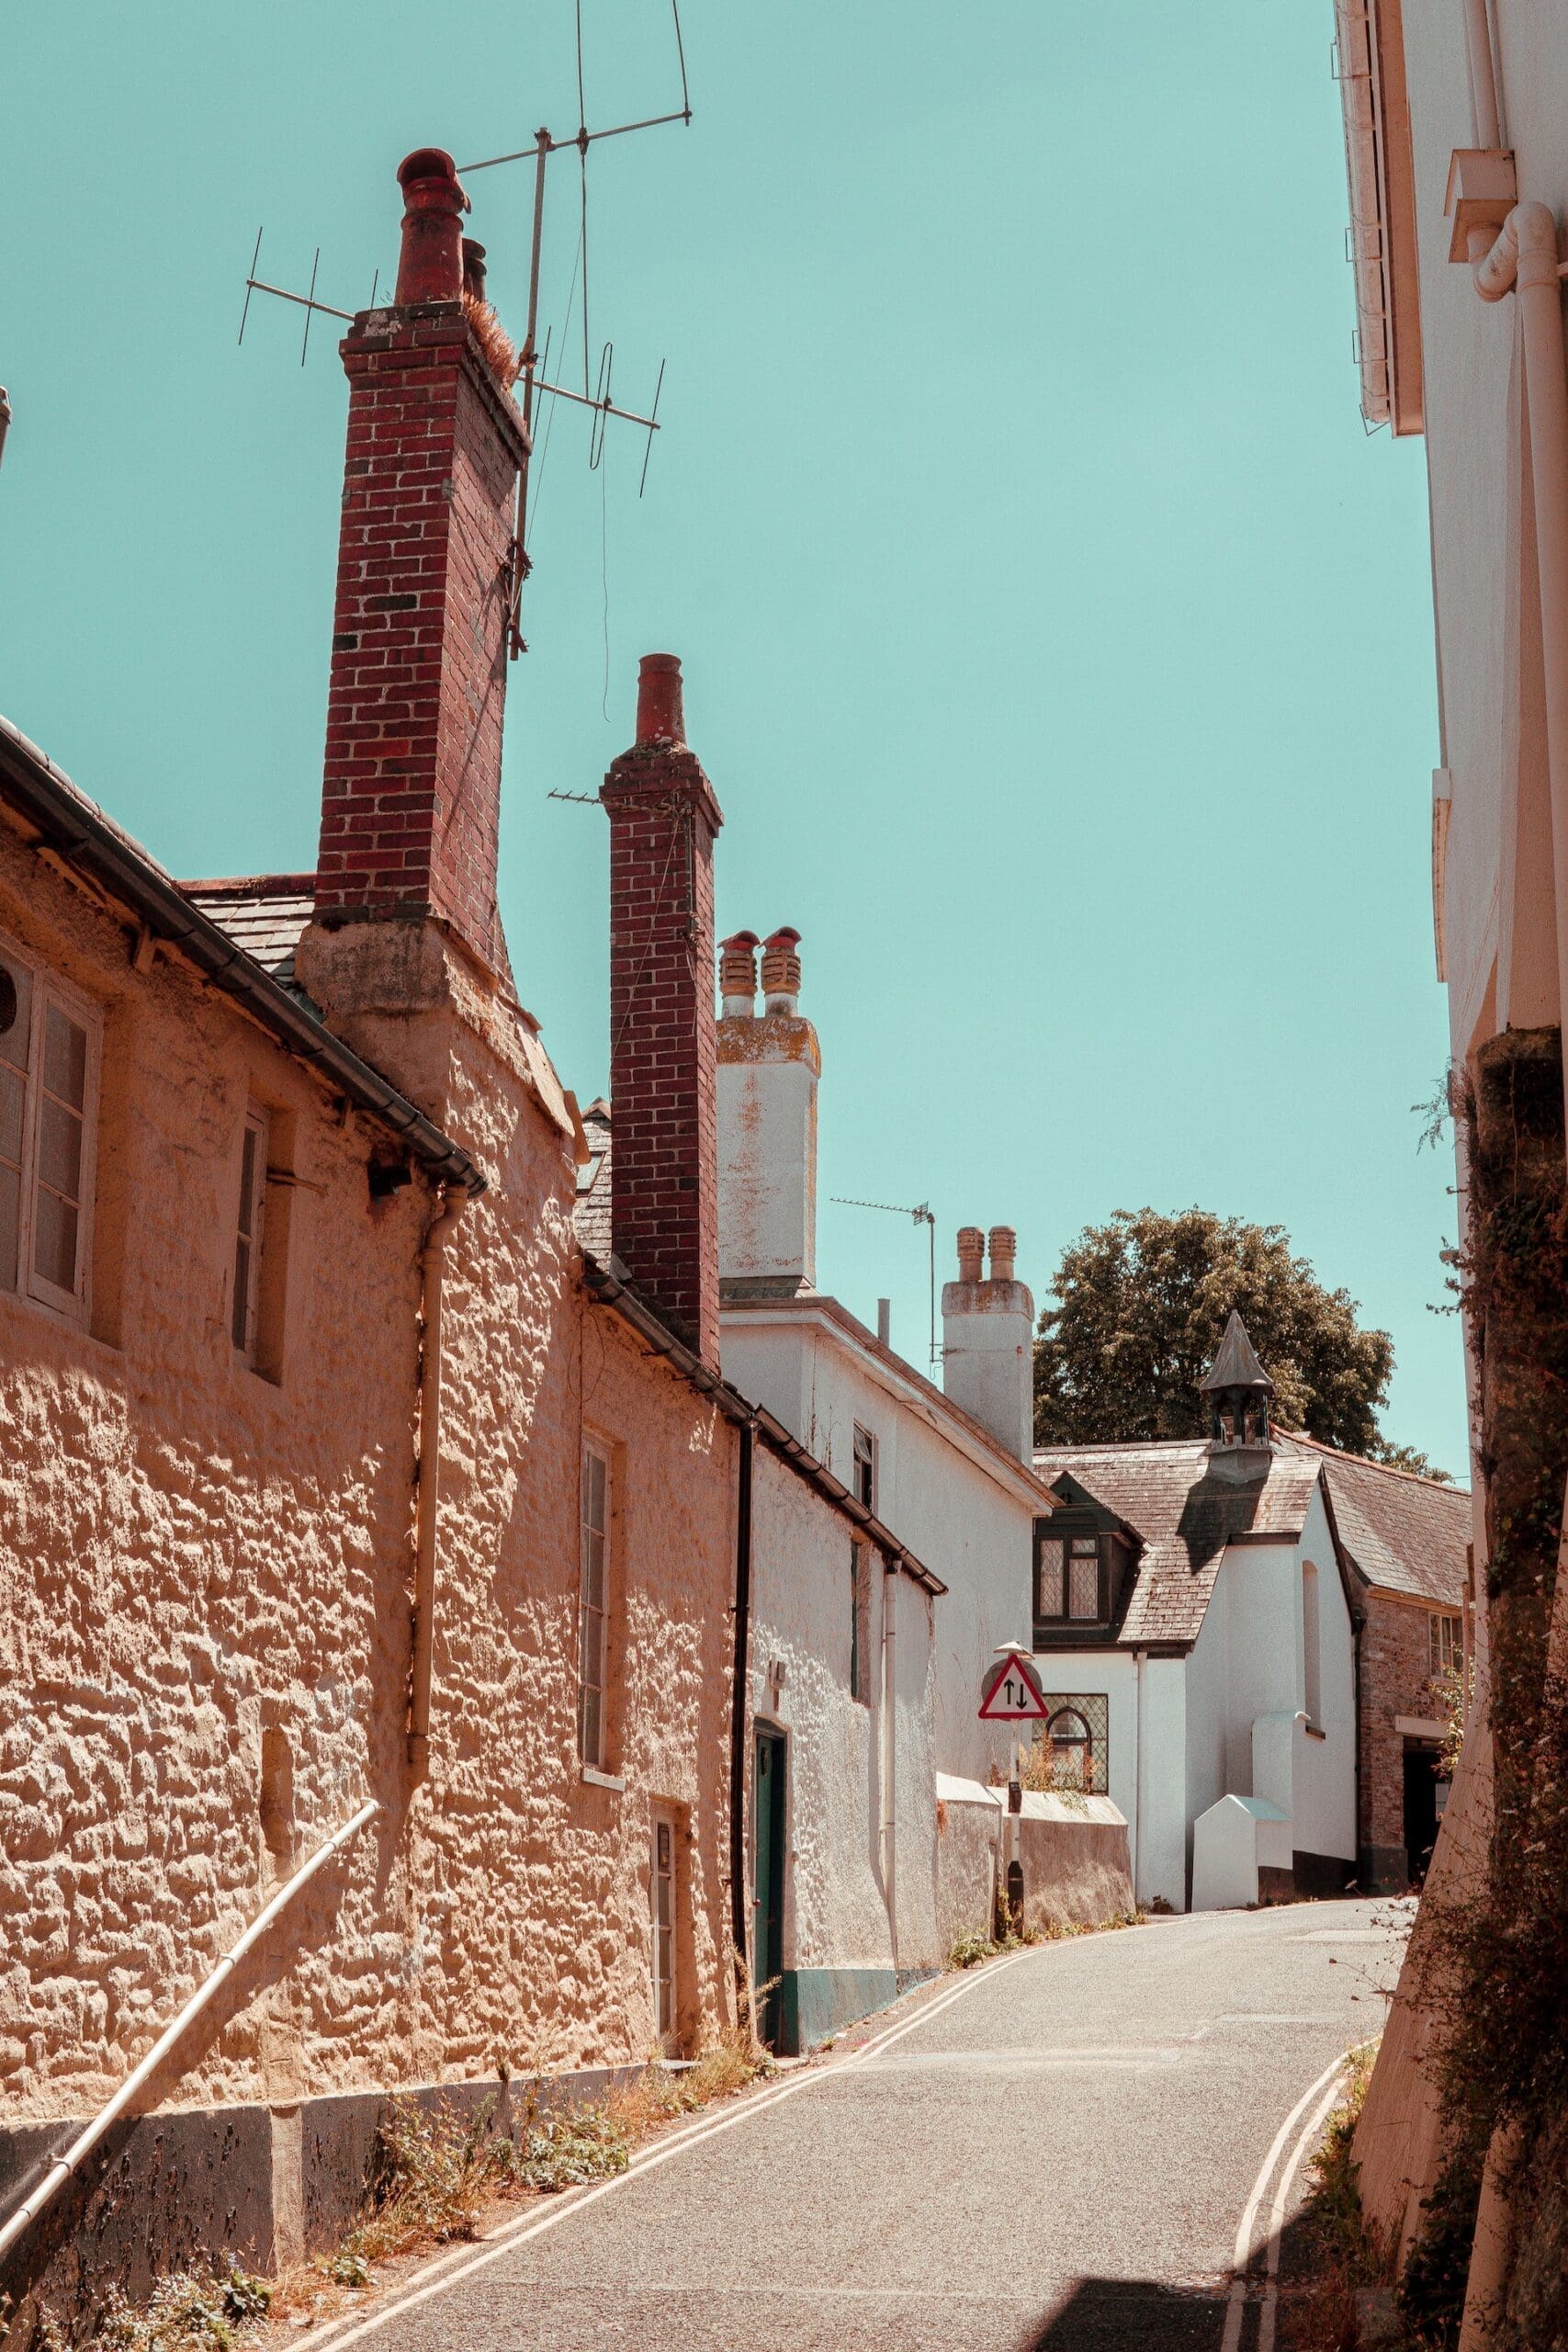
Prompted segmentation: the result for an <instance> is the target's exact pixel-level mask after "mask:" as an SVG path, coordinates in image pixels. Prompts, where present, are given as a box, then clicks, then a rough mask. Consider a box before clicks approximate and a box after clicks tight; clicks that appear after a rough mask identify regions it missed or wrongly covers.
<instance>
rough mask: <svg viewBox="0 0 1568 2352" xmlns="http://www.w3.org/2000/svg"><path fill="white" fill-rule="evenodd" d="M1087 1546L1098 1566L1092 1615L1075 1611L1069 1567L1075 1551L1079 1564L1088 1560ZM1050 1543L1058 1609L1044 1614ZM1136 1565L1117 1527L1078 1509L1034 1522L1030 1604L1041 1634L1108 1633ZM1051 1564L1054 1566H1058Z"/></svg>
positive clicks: (1132, 1551) (1133, 1555)
mask: <svg viewBox="0 0 1568 2352" xmlns="http://www.w3.org/2000/svg"><path fill="white" fill-rule="evenodd" d="M1091 1544H1092V1546H1093V1548H1094V1555H1095V1563H1096V1579H1095V1613H1094V1614H1093V1615H1092V1616H1089V1615H1086V1614H1084V1613H1083V1612H1081V1611H1074V1608H1073V1589H1072V1586H1073V1577H1072V1564H1073V1558H1074V1554H1075V1550H1076V1551H1077V1558H1078V1560H1079V1561H1080V1563H1081V1562H1084V1561H1086V1560H1087V1558H1088V1556H1089V1554H1088V1547H1089V1545H1091ZM1053 1545H1054V1546H1055V1547H1057V1549H1058V1551H1059V1555H1060V1561H1059V1573H1060V1577H1061V1606H1060V1607H1059V1608H1054V1609H1050V1610H1046V1609H1044V1608H1043V1606H1042V1603H1043V1600H1045V1598H1046V1595H1045V1593H1044V1591H1043V1582H1044V1577H1045V1573H1046V1553H1047V1547H1048V1546H1053ZM1135 1562H1136V1554H1135V1552H1134V1549H1133V1548H1132V1547H1131V1546H1130V1545H1129V1544H1128V1543H1127V1541H1126V1539H1125V1537H1124V1535H1123V1534H1122V1532H1121V1528H1120V1525H1119V1524H1118V1525H1113V1526H1107V1525H1106V1524H1105V1522H1104V1521H1103V1519H1102V1518H1100V1517H1099V1516H1095V1517H1092V1518H1091V1517H1090V1516H1089V1513H1088V1512H1087V1511H1086V1510H1083V1509H1082V1508H1081V1507H1077V1506H1075V1507H1074V1508H1073V1509H1072V1510H1059V1511H1053V1512H1052V1513H1051V1515H1050V1516H1049V1518H1045V1519H1038V1520H1036V1521H1035V1522H1034V1559H1033V1577H1032V1583H1033V1590H1032V1607H1033V1615H1034V1623H1035V1626H1036V1628H1037V1630H1038V1631H1039V1633H1040V1634H1043V1635H1047V1636H1050V1637H1052V1638H1055V1637H1058V1636H1061V1635H1077V1636H1078V1637H1080V1638H1081V1637H1083V1636H1086V1635H1091V1634H1092V1635H1106V1634H1109V1632H1110V1629H1111V1626H1112V1625H1113V1624H1114V1623H1115V1621H1116V1618H1117V1616H1118V1614H1119V1612H1120V1611H1121V1608H1122V1600H1123V1598H1124V1595H1125V1592H1126V1589H1127V1584H1128V1581H1129V1579H1130V1577H1131V1576H1132V1574H1133V1572H1134V1566H1135ZM1052 1565H1053V1568H1055V1566H1056V1564H1055V1563H1053V1564H1052Z"/></svg>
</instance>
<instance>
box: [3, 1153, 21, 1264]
mask: <svg viewBox="0 0 1568 2352" xmlns="http://www.w3.org/2000/svg"><path fill="white" fill-rule="evenodd" d="M21 1211H22V1180H21V1177H20V1175H19V1174H18V1172H17V1170H16V1169H15V1168H0V1290H15V1289H16V1287H17V1227H18V1226H19V1225H20V1223H21Z"/></svg>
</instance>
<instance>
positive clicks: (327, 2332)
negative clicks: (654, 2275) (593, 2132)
mask: <svg viewBox="0 0 1568 2352" xmlns="http://www.w3.org/2000/svg"><path fill="white" fill-rule="evenodd" d="M1026 1957H1027V1954H1026V1953H1024V1952H1021V1951H1020V1952H1013V1953H1011V1954H1010V1956H1009V1958H1008V1959H1006V1960H1004V1961H1000V1962H996V1963H994V1964H993V1965H992V1966H990V1967H988V1968H980V1969H976V1971H975V1973H973V1975H969V1976H965V1977H964V1980H963V1982H962V1983H961V1984H958V1985H953V1986H952V1988H951V1989H950V1990H949V1991H948V1992H946V1993H943V1994H941V1995H940V1996H938V1997H937V1999H935V2000H934V2001H928V2002H926V2003H925V2004H924V2006H923V2007H920V2008H919V2009H917V2010H916V2012H915V2014H914V2016H913V2017H911V2018H906V2019H904V2020H903V2021H902V2022H901V2023H900V2024H898V2025H896V2026H891V2027H889V2028H888V2029H887V2030H886V2031H884V2032H882V2033H878V2034H874V2035H873V2036H872V2038H871V2040H870V2041H865V2042H863V2043H862V2045H861V2047H860V2048H859V2049H858V2050H854V2051H852V2052H851V2053H850V2055H849V2056H848V2057H847V2058H845V2059H842V2060H840V2062H839V2063H838V2064H829V2065H827V2066H824V2067H822V2068H820V2069H816V2068H813V2069H812V2070H811V2071H810V2072H809V2073H807V2072H804V2071H803V2072H802V2073H800V2074H798V2075H792V2076H791V2078H790V2079H789V2080H788V2081H787V2082H784V2083H782V2084H778V2085H776V2086H774V2087H773V2089H771V2090H767V2091H763V2092H761V2094H760V2095H759V2096H757V2097H756V2098H748V2099H746V2100H744V2101H743V2102H742V2103H741V2104H740V2105H739V2106H736V2107H733V2108H731V2109H728V2110H727V2111H724V2112H721V2113H720V2114H718V2115H716V2116H707V2117H704V2118H703V2119H702V2120H699V2121H698V2122H695V2123H692V2124H688V2125H686V2126H684V2127H683V2128H682V2130H681V2131H676V2132H672V2133H671V2136H670V2137H669V2138H668V2139H667V2140H660V2141H656V2142H655V2143H654V2145H653V2146H652V2147H651V2148H649V2150H648V2151H647V2153H646V2154H643V2155H640V2156H634V2157H633V2158H632V2161H631V2163H630V2164H629V2165H628V2166H627V2167H626V2171H625V2172H622V2173H615V2174H614V2175H613V2176H612V2177H611V2178H610V2179H608V2180H602V2181H600V2182H599V2183H598V2185H597V2186H596V2187H595V2188H588V2189H585V2190H584V2191H583V2192H582V2194H581V2196H580V2197H573V2198H570V2199H568V2200H567V2201H565V2202H563V2203H561V2204H552V2206H551V2208H550V2211H548V2212H547V2213H545V2214H542V2215H541V2216H540V2217H539V2218H538V2219H537V2220H531V2219H529V2218H528V2216H526V2215H521V2216H519V2218H518V2220H517V2221H515V2222H505V2223H503V2224H502V2227H501V2228H500V2229H499V2230H495V2231H492V2232H491V2233H490V2235H489V2236H488V2237H486V2238H485V2240H484V2241H483V2243H482V2245H481V2246H480V2247H479V2249H478V2250H470V2249H468V2248H465V2249H463V2252H464V2254H466V2255H467V2256H468V2258H467V2259H466V2260H464V2259H462V2258H461V2256H458V2257H456V2258H452V2257H449V2259H450V2260H451V2265H452V2267H451V2269H450V2273H449V2275H447V2276H446V2277H442V2278H432V2277H430V2276H429V2274H428V2273H427V2274H426V2275H425V2276H424V2278H422V2280H421V2282H420V2284H419V2285H418V2286H417V2287H413V2288H411V2289H410V2290H409V2291H408V2292H407V2293H406V2294H403V2295H400V2296H399V2297H398V2298H397V2299H396V2300H395V2301H392V2302H389V2303H388V2304H387V2305H386V2306H385V2308H384V2309H383V2310H381V2311H378V2312H370V2313H369V2314H367V2317H366V2318H364V2319H363V2320H360V2321H359V2322H358V2323H357V2324H348V2325H346V2326H345V2324H344V2321H342V2320H329V2321H328V2322H327V2323H326V2324H325V2325H323V2326H321V2327H319V2328H312V2329H311V2330H310V2333H309V2334H308V2335H298V2336H297V2337H296V2338H295V2342H296V2344H297V2345H298V2346H299V2352H328V2347H330V2352H346V2347H347V2346H349V2345H351V2344H360V2343H363V2342H364V2340H365V2338H366V2337H367V2335H375V2334H376V2332H377V2331H378V2329H379V2328H383V2327H385V2326H387V2325H388V2324H389V2322H391V2321H392V2320H394V2319H400V2317H401V2316H402V2314H403V2313H404V2312H411V2311H413V2310H416V2309H417V2308H418V2306H419V2305H420V2304H421V2303H427V2302H429V2301H432V2300H433V2298H434V2297H435V2296H436V2295H444V2294H445V2293H446V2291H447V2290H448V2289H449V2288H451V2287H455V2286H457V2283H458V2281H459V2280H460V2279H466V2278H472V2277H473V2275H474V2273H475V2271H476V2270H483V2269H486V2268H488V2267H489V2266H490V2264H491V2263H492V2262H498V2261H499V2260H500V2259H501V2257H502V2255H503V2254H510V2253H512V2251H513V2248H514V2247H516V2246H520V2245H527V2244H528V2242H529V2241H530V2240H531V2239H533V2238H537V2237H543V2235H544V2234H545V2233H546V2231H547V2230H553V2229H558V2227H559V2226H560V2224H561V2223H562V2222H568V2221H570V2219H571V2217H572V2215H573V2214H574V2213H581V2211H582V2209H583V2207H584V2206H585V2205H593V2204H596V2203H597V2202H598V2200H599V2199H600V2198H602V2197H608V2196H609V2195H610V2194H611V2193H612V2192H613V2191H614V2190H615V2189H617V2188H625V2187H626V2184H627V2183H628V2182H629V2181H633V2180H638V2179H640V2178H641V2177H642V2176H643V2175H644V2174H645V2173H649V2172H654V2171H656V2170H657V2169H658V2167H659V2166H660V2165H663V2164H668V2163H669V2161H670V2159H671V2156H678V2155H681V2154H683V2152H684V2151H685V2150H686V2149H687V2148H692V2147H695V2146H697V2145H699V2144H700V2143H702V2142H703V2141H705V2140H716V2139H717V2137H718V2135H719V2133H720V2132H722V2131H734V2130H735V2129H736V2127H737V2126H738V2125H739V2124H741V2123H749V2122H750V2120H751V2119H752V2118H753V2116H757V2115H761V2114H762V2113H763V2112H764V2110H765V2109H769V2108H774V2107H778V2106H780V2105H782V2104H783V2102H784V2100H785V2099H786V2098H794V2097H795V2093H796V2092H797V2091H804V2090H809V2089H811V2088H812V2087H813V2086H816V2085H819V2084H822V2083H830V2082H834V2081H836V2080H837V2079H838V2077H839V2076H840V2075H844V2074H847V2073H849V2072H850V2070H851V2069H852V2068H853V2067H857V2066H863V2065H864V2064H866V2063H867V2061H868V2060H870V2059H873V2058H876V2057H879V2056H880V2055H881V2053H882V2052H883V2051H884V2050H886V2049H890V2048H891V2046H892V2044H893V2043H894V2042H896V2041H902V2040H903V2038H904V2036H905V2035H906V2034H907V2033H913V2032H914V2030H915V2029H916V2027H917V2026H921V2025H926V2024H929V2023H930V2021H931V2018H936V2017H940V2016H941V2015H942V2011H943V2010H944V2009H950V2008H951V2007H953V2003H954V2001H957V2000H961V1999H962V1998H963V1996H964V1994H965V1993H968V1992H971V1991H972V1990H973V1989H974V1987H975V1986H976V1985H989V1984H994V1983H995V1982H996V1980H997V1978H998V1976H1000V1975H1002V1974H1004V1973H1006V1971H1007V1970H1008V1969H1010V1968H1011V1967H1012V1966H1013V1965H1014V1964H1015V1962H1018V1961H1021V1960H1023V1959H1025V1958H1026Z"/></svg>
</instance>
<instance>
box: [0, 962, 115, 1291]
mask: <svg viewBox="0 0 1568 2352" xmlns="http://www.w3.org/2000/svg"><path fill="white" fill-rule="evenodd" d="M0 958H4V960H5V961H6V963H8V964H11V965H14V966H15V967H17V970H18V971H21V972H25V973H26V975H27V977H28V983H29V988H30V995H31V1002H30V1005H29V1007H28V1061H27V1068H26V1069H25V1071H22V1072H21V1073H19V1074H20V1076H21V1079H22V1090H23V1099H22V1132H21V1139H20V1140H21V1159H20V1162H19V1164H18V1168H17V1172H18V1178H19V1182H18V1201H17V1263H16V1267H15V1270H14V1271H15V1280H14V1282H8V1283H4V1284H3V1285H0V1296H4V1297H11V1298H25V1299H28V1300H29V1301H30V1302H31V1303H32V1304H33V1305H34V1306H41V1307H43V1308H45V1309H47V1310H48V1311H49V1312H50V1313H51V1314H53V1315H55V1316H58V1317H60V1319H61V1320H62V1321H63V1322H67V1323H72V1324H74V1325H77V1326H78V1327H80V1328H85V1327H86V1326H87V1325H88V1323H89V1322H90V1320H91V1316H92V1276H93V1225H94V1216H93V1211H94V1204H95V1197H96V1184H97V1144H98V1099H99V1091H100V1084H101V1079H102V1067H103V1015H102V1012H100V1011H99V1009H98V1007H97V1006H96V1004H94V1003H93V1001H91V999H90V998H88V997H86V996H85V995H84V994H83V993H82V991H81V990H80V989H76V988H73V986H72V984H71V982H70V981H69V980H65V979H62V978H61V977H60V975H59V974H58V973H57V972H55V971H54V970H53V969H52V968H51V967H50V966H49V965H47V964H45V963H42V962H41V961H40V960H39V957H38V956H34V955H29V954H28V953H26V952H25V951H24V950H23V949H22V948H21V947H19V946H18V945H17V943H16V941H15V940H14V939H12V938H11V937H10V936H9V935H8V934H7V933H3V932H0ZM51 1012H57V1013H58V1014H59V1015H60V1016H61V1018H62V1019H63V1020H65V1021H67V1022H69V1023H71V1024H72V1026H73V1028H75V1029H77V1030H79V1031H80V1032H81V1033H82V1036H83V1039H84V1048H83V1070H82V1101H81V1103H80V1105H77V1104H75V1103H70V1102H68V1100H67V1098H66V1097H64V1096H62V1095H60V1094H58V1093H57V1092H56V1091H55V1090H53V1089H51V1088H49V1087H47V1086H46V1085H45V1064H44V1056H45V1050H46V1041H47V1032H48V1022H49V1015H50V1013H51ZM46 1095H47V1096H49V1097H50V1098H51V1100H54V1101H56V1102H58V1103H61V1104H62V1107H63V1108H64V1109H65V1110H66V1111H67V1112H68V1113H69V1114H71V1115H73V1116H75V1117H79V1119H80V1122H81V1131H82V1132H81V1144H80V1149H79V1154H78V1159H77V1169H76V1184H77V1190H76V1193H75V1195H74V1196H71V1195H67V1194H64V1193H62V1194H61V1195H60V1197H62V1198H69V1199H71V1204H72V1206H73V1208H74V1210H75V1213H76V1250H75V1281H74V1283H73V1286H72V1287H71V1288H70V1289H69V1290H67V1289H66V1288H64V1287H63V1286H62V1284H61V1283H56V1282H53V1281H52V1280H51V1278H50V1277H49V1275H47V1274H45V1273H43V1272H40V1270H39V1266H38V1263H37V1259H36V1241H37V1234H38V1199H39V1190H40V1188H41V1189H42V1190H44V1191H48V1192H55V1191H57V1190H58V1188H57V1187H55V1186H53V1185H48V1184H45V1183H44V1182H43V1177H42V1173H41V1170H40V1168H39V1155H40V1151H41V1148H42V1142H43V1117H42V1108H43V1102H44V1098H45V1097H46ZM8 1164H9V1163H8Z"/></svg>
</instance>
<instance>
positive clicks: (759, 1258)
mask: <svg viewBox="0 0 1568 2352" xmlns="http://www.w3.org/2000/svg"><path fill="white" fill-rule="evenodd" d="M757 945H758V941H757V934H756V933H755V932H750V931H740V932H737V933H735V934H734V936H733V937H732V938H730V939H727V940H726V941H725V942H724V944H723V945H722V947H721V949H720V951H719V996H720V1001H721V1003H722V1006H723V1011H722V1013H721V1016H720V1019H719V1023H718V1101H717V1114H718V1275H719V1280H720V1282H721V1283H728V1282H745V1283H761V1284H764V1285H766V1287H767V1288H768V1289H770V1290H772V1291H773V1292H774V1293H775V1294H776V1295H778V1296H780V1297H790V1296H793V1295H795V1293H796V1292H797V1291H802V1290H810V1289H812V1288H813V1287H814V1286H815V1284H816V1281H817V1081H818V1078H819V1077H820V1076H821V1071H822V1056H821V1051H820V1048H819V1047H818V1043H817V1032H816V1030H815V1029H814V1028H813V1027H812V1025H811V1023H810V1022H809V1021H803V1020H802V1019H801V1017H800V1013H799V1011H798V1005H799V1000H800V956H799V952H798V951H799V947H800V933H798V932H797V931H794V930H790V929H788V928H786V929H784V930H782V931H775V932H772V933H770V934H769V936H768V937H767V938H766V939H765V940H764V941H763V942H762V943H761V949H762V954H761V965H762V976H761V977H762V1010H761V1013H760V1014H759V1012H758V1011H757V995H756V991H757V961H756V957H757Z"/></svg>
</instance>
